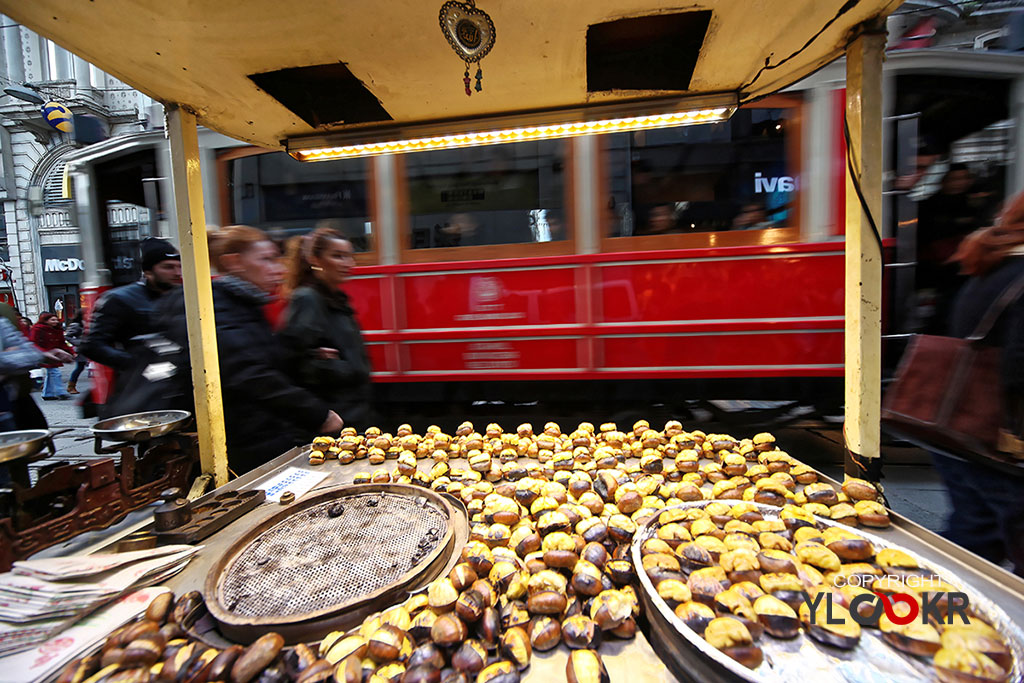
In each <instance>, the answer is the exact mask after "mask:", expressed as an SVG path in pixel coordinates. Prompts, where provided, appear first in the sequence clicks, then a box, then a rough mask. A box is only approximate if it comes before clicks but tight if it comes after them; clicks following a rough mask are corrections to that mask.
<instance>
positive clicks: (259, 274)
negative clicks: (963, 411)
mask: <svg viewBox="0 0 1024 683" xmlns="http://www.w3.org/2000/svg"><path fill="white" fill-rule="evenodd" d="M210 262H211V265H212V266H214V267H215V268H216V270H217V272H218V273H219V274H220V275H219V277H217V278H215V279H214V281H213V308H214V318H215V319H216V323H217V355H218V359H219V361H220V379H221V394H222V396H223V400H224V428H225V431H226V433H227V447H228V464H229V466H230V467H231V469H232V470H234V471H235V472H236V473H239V474H241V473H242V472H246V471H248V470H251V469H253V468H255V467H258V466H260V465H262V464H263V463H265V462H267V461H268V460H271V459H272V458H274V457H276V456H278V455H281V454H282V453H284V452H285V451H287V450H288V449H290V448H292V447H294V446H298V445H301V444H305V443H309V442H310V441H311V440H312V439H313V437H315V436H317V435H319V434H331V433H337V432H339V431H340V430H341V427H342V424H343V423H342V420H341V419H340V418H339V417H338V414H337V413H336V412H334V411H333V410H331V409H330V406H328V405H327V404H326V403H325V402H324V401H322V400H320V399H319V398H317V397H316V396H315V395H313V394H312V393H311V392H310V391H308V390H306V389H304V388H302V387H299V386H296V384H295V382H293V381H292V380H291V378H290V377H289V375H288V370H287V367H286V363H285V353H284V349H282V348H281V346H280V345H279V343H278V342H277V340H276V339H275V338H274V335H273V331H272V330H271V327H270V323H269V322H268V321H267V319H266V316H265V315H264V311H263V307H264V305H266V304H267V303H268V302H270V301H271V299H272V297H273V295H274V293H275V292H276V291H277V289H278V288H279V287H280V285H281V278H282V275H283V274H284V268H283V266H282V265H281V263H280V253H279V251H278V248H277V245H276V244H274V242H273V241H271V240H270V238H269V237H268V236H267V235H266V233H264V232H263V231H262V230H258V229H257V228H252V227H249V226H245V225H233V226H229V227H226V228H221V229H220V230H218V231H217V232H215V233H211V235H210ZM159 313H160V315H159V320H158V324H159V328H160V329H161V331H163V332H164V334H165V335H166V336H167V337H168V338H169V339H171V340H172V341H174V342H176V343H177V344H178V345H179V346H181V347H183V348H186V349H187V348H188V329H187V325H186V317H185V304H184V298H183V296H182V295H180V294H178V295H176V296H174V297H173V298H172V300H170V301H167V302H166V303H165V304H163V305H161V309H160V312H159ZM186 373H187V370H186Z"/></svg>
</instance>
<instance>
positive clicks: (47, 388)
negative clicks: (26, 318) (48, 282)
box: [29, 311, 75, 401]
mask: <svg viewBox="0 0 1024 683" xmlns="http://www.w3.org/2000/svg"><path fill="white" fill-rule="evenodd" d="M29 341H31V342H32V343H33V344H35V345H36V346H37V347H39V350H41V351H44V352H46V351H53V350H59V351H65V352H67V353H68V354H69V357H68V359H69V360H70V358H72V357H74V354H75V350H74V348H72V347H71V345H70V344H68V343H67V341H66V340H65V339H64V329H63V328H62V327H61V324H60V319H59V318H57V316H55V315H54V314H53V313H50V312H49V311H44V312H43V313H40V314H39V322H37V323H36V324H35V325H33V326H32V330H31V332H30V334H29ZM62 364H63V363H61V362H60V361H58V360H53V359H50V360H49V361H47V362H46V363H44V364H43V367H45V368H46V377H45V379H44V380H43V400H44V401H57V400H65V399H69V398H71V396H69V395H68V393H67V392H66V391H64V378H63V377H61V374H60V366H61V365H62Z"/></svg>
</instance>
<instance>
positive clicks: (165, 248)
mask: <svg viewBox="0 0 1024 683" xmlns="http://www.w3.org/2000/svg"><path fill="white" fill-rule="evenodd" d="M180 285H181V255H180V254H179V253H178V251H177V250H176V249H175V248H174V246H172V245H171V243H170V242H168V241H166V240H161V239H147V240H145V241H144V242H143V243H142V279H141V280H139V281H138V282H134V283H132V284H130V285H125V286H124V287H118V288H117V289H114V290H111V291H109V292H107V293H106V294H104V295H103V297H102V298H100V300H99V303H97V304H96V308H95V309H94V310H93V312H92V317H91V318H90V320H89V329H88V330H87V331H86V334H85V337H83V338H82V343H81V345H80V346H79V349H78V350H79V352H80V353H81V354H82V355H84V356H85V357H86V358H88V359H89V360H92V361H96V362H97V363H101V364H102V365H106V366H108V367H110V368H112V369H113V370H114V386H113V388H112V390H111V392H110V393H109V395H108V396H107V403H108V404H109V403H111V402H112V401H113V399H114V398H115V397H116V395H117V392H118V391H119V387H118V378H119V377H121V376H124V375H126V374H127V373H129V372H130V371H131V369H132V368H133V367H134V365H135V363H136V362H137V360H138V357H137V344H138V343H139V342H138V338H139V337H140V336H141V335H146V334H150V333H152V332H153V321H152V312H153V308H154V306H155V305H156V301H157V300H158V299H160V297H162V296H164V295H165V294H167V293H168V292H170V291H171V290H173V289H175V288H176V287H179V286H180ZM100 412H101V416H103V417H109V415H105V414H104V413H103V411H102V409H101V411H100Z"/></svg>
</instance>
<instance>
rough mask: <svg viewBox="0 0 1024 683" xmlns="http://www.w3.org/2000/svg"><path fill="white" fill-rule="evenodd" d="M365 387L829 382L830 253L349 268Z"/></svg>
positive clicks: (729, 251)
mask: <svg viewBox="0 0 1024 683" xmlns="http://www.w3.org/2000/svg"><path fill="white" fill-rule="evenodd" d="M345 289H346V290H347V291H348V293H349V296H350V297H351V299H352V302H353V305H354V306H355V308H356V310H357V312H358V314H359V320H360V324H361V325H362V327H363V330H364V335H365V338H366V340H367V343H368V349H369V353H370V357H371V360H372V362H373V367H374V371H375V372H374V379H375V381H380V382H397V381H494V380H500V379H515V380H533V379H537V380H541V379H542V380H552V379H559V378H577V379H578V378H588V379H595V378H607V379H613V378H616V379H617V378H647V377H649V378H685V377H784V376H791V377H811V376H814V377H820V376H840V375H842V363H843V334H842V326H843V251H842V245H841V244H836V243H813V244H790V245H783V246H772V247H764V246H748V247H731V248H713V249H676V250H666V251H659V252H631V253H626V254H622V253H605V254H591V255H579V256H556V257H546V258H529V259H495V260H487V261H463V262H459V263H429V264H409V265H399V266H368V267H360V268H357V269H356V270H355V272H354V277H353V279H352V280H350V281H349V283H347V284H346V285H345Z"/></svg>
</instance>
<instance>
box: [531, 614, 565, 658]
mask: <svg viewBox="0 0 1024 683" xmlns="http://www.w3.org/2000/svg"><path fill="white" fill-rule="evenodd" d="M529 628H530V644H531V645H532V646H533V649H535V650H539V651H541V652H543V651H545V650H550V649H551V648H553V647H555V646H557V645H558V644H559V643H560V642H562V626H561V624H560V623H559V622H558V620H556V619H552V618H551V617H548V616H540V617H534V618H533V620H532V621H531V622H530V624H529Z"/></svg>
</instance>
